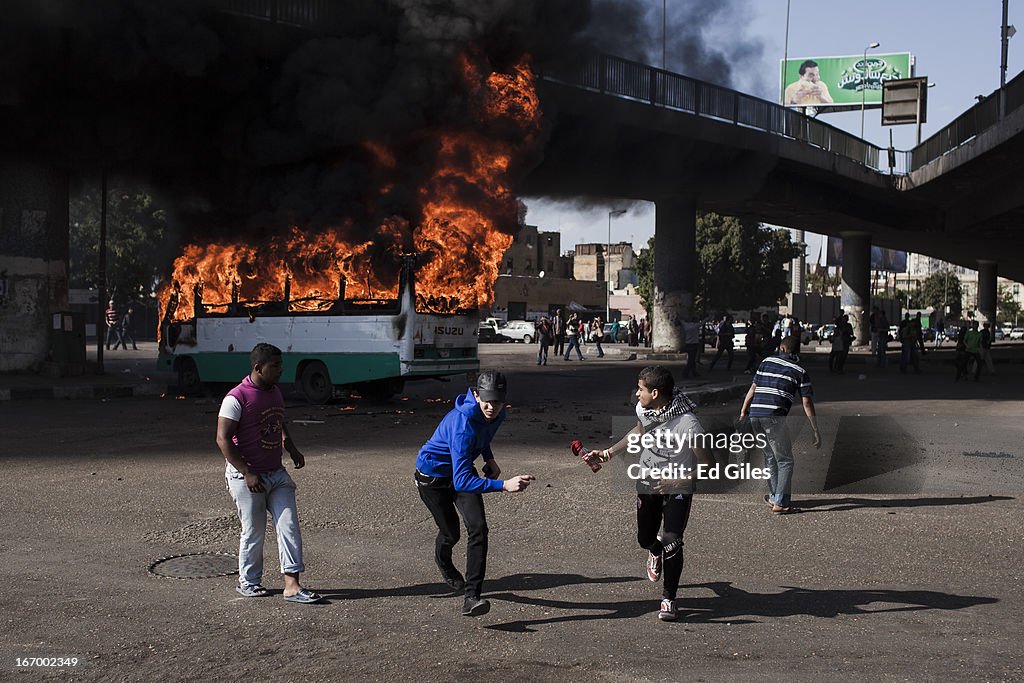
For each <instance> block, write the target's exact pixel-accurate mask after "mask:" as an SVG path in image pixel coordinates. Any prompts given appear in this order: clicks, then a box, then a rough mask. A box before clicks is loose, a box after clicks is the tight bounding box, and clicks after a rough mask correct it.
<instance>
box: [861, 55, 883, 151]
mask: <svg viewBox="0 0 1024 683" xmlns="http://www.w3.org/2000/svg"><path fill="white" fill-rule="evenodd" d="M878 46H879V43H869V44H868V46H867V47H865V48H864V56H863V57H862V58H861V62H866V61H867V60H868V50H874V49H875V48H876V47H878ZM864 68H865V77H864V79H863V80H862V81H861V84H860V139H861V140H863V139H864V94H865V92H864V91H865V90H867V87H868V81H867V71H866V69H867V64H865V65H864Z"/></svg>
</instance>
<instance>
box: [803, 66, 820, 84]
mask: <svg viewBox="0 0 1024 683" xmlns="http://www.w3.org/2000/svg"><path fill="white" fill-rule="evenodd" d="M804 80H805V81H810V82H811V83H817V82H818V81H820V80H821V73H819V71H818V67H816V66H809V67H807V68H806V69H804Z"/></svg>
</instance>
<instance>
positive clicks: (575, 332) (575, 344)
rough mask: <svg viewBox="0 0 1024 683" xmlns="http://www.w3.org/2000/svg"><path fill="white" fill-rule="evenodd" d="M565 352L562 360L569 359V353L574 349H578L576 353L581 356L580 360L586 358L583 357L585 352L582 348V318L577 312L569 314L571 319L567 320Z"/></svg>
mask: <svg viewBox="0 0 1024 683" xmlns="http://www.w3.org/2000/svg"><path fill="white" fill-rule="evenodd" d="M565 337H566V340H567V342H566V345H565V353H563V354H562V360H569V354H571V353H572V350H573V349H576V355H577V356H579V359H580V360H586V359H585V358H584V357H583V352H582V351H581V350H580V320H579V317H578V316H577V315H576V314H575V313H570V314H569V319H568V320H566V321H565Z"/></svg>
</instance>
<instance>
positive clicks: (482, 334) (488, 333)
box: [477, 323, 504, 344]
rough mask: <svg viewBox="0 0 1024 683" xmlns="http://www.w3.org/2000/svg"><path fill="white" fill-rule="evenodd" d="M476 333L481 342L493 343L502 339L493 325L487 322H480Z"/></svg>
mask: <svg viewBox="0 0 1024 683" xmlns="http://www.w3.org/2000/svg"><path fill="white" fill-rule="evenodd" d="M477 335H478V336H479V342H480V343H481V344H493V343H494V342H499V341H504V340H503V339H501V338H499V337H498V332H497V331H496V330H495V329H494V325H489V324H487V323H480V328H479V329H478V330H477Z"/></svg>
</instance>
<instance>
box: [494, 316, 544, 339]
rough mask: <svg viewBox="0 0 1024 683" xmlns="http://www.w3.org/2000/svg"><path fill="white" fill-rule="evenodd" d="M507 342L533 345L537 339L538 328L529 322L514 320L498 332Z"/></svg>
mask: <svg viewBox="0 0 1024 683" xmlns="http://www.w3.org/2000/svg"><path fill="white" fill-rule="evenodd" d="M498 334H499V335H501V336H502V337H504V338H505V341H518V342H523V343H524V344H532V343H533V340H534V339H536V338H537V326H536V325H534V324H533V323H532V322H530V321H529V320H513V321H511V322H509V323H508V324H507V325H505V326H504V327H502V328H501V329H499V330H498Z"/></svg>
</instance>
